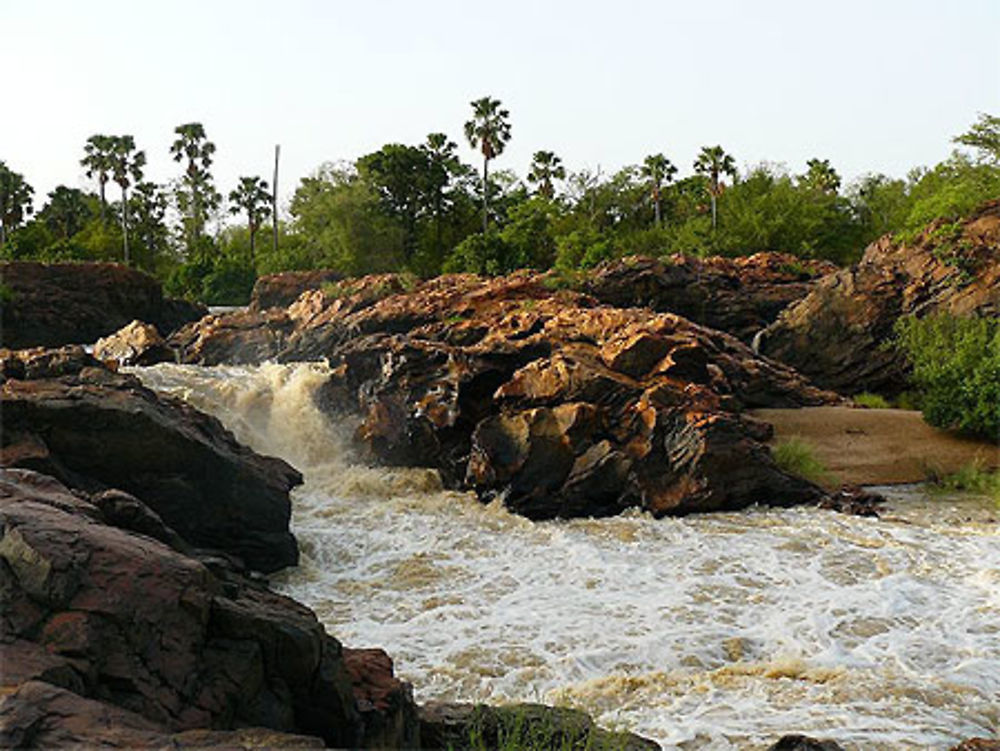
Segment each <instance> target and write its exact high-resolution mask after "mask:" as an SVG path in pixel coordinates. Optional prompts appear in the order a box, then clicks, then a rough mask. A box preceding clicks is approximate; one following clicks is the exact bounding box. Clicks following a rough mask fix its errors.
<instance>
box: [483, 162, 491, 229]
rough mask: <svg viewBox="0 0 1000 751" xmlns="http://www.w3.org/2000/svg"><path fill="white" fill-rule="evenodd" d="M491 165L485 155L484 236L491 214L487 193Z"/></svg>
mask: <svg viewBox="0 0 1000 751" xmlns="http://www.w3.org/2000/svg"><path fill="white" fill-rule="evenodd" d="M489 166H490V160H489V158H488V157H484V158H483V236H485V235H486V230H487V221H488V216H489V201H488V200H487V193H489V190H490V180H489Z"/></svg>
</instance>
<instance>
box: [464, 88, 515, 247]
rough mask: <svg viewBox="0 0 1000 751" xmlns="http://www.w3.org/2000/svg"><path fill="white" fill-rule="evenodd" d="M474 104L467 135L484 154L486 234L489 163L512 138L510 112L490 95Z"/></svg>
mask: <svg viewBox="0 0 1000 751" xmlns="http://www.w3.org/2000/svg"><path fill="white" fill-rule="evenodd" d="M471 104H472V112H473V115H472V119H471V120H469V121H468V122H467V123H466V124H465V137H466V139H468V141H469V145H470V146H472V148H474V149H475V148H478V149H479V150H480V151H481V152H482V154H483V234H484V235H485V234H486V230H487V222H488V216H489V195H488V194H489V165H490V160H491V159H495V158H496V157H497V156H499V155H500V154H501V153H502V152H503V150H504V147H505V146H506V145H507V142H508V141H509V140H510V123H509V122H507V118H508V117H510V112H508V111H507V110H505V109H503V108H501V106H500V104H501V103H500V100H499V99H492V98H490V97H488V96H485V97H483V98H482V99H477V100H475V101H474V102H472V103H471Z"/></svg>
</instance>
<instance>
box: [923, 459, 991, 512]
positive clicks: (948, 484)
mask: <svg viewBox="0 0 1000 751" xmlns="http://www.w3.org/2000/svg"><path fill="white" fill-rule="evenodd" d="M935 484H936V485H937V487H938V488H939V489H941V490H963V491H966V492H968V493H977V494H980V495H986V496H989V497H990V498H992V499H993V500H994V501H996V502H997V503H1000V472H995V471H994V472H991V471H990V470H988V469H987V468H986V467H985V465H984V464H983V463H982V462H981V461H974V462H970V463H969V464H966V465H965V466H964V467H962V468H961V469H959V470H958V471H957V472H954V473H953V474H950V475H946V476H945V477H942V478H940V479H938V480H935Z"/></svg>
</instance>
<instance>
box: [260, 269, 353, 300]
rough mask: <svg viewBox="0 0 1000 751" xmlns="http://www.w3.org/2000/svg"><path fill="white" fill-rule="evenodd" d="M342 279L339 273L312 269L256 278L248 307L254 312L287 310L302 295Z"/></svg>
mask: <svg viewBox="0 0 1000 751" xmlns="http://www.w3.org/2000/svg"><path fill="white" fill-rule="evenodd" d="M343 278H344V275H343V274H341V273H340V272H339V271H331V270H329V269H313V270H310V271H282V272H281V273H279V274H267V275H265V276H261V277H258V278H257V281H256V282H255V283H254V285H253V292H252V293H251V295H250V307H251V308H253V309H255V310H267V309H268V308H287V307H288V306H289V305H291V304H292V303H293V302H295V300H296V299H298V297H299V296H300V295H301V294H302V293H303V292H306V291H308V290H312V289H322V288H323V287H324V286H326V285H332V284H335V283H337V282H339V281H341V280H342V279H343Z"/></svg>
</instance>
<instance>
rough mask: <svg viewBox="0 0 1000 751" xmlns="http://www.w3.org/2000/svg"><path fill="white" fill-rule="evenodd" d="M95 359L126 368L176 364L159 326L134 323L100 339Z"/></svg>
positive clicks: (95, 348) (95, 351)
mask: <svg viewBox="0 0 1000 751" xmlns="http://www.w3.org/2000/svg"><path fill="white" fill-rule="evenodd" d="M94 357H96V358H97V359H98V360H102V361H104V362H114V363H117V364H118V365H122V366H134V365H143V366H146V365H156V364H157V363H160V362H173V361H174V352H173V350H172V349H170V347H168V346H167V342H166V340H165V339H164V338H163V337H162V336H160V332H159V331H157V330H156V327H155V326H153V325H152V324H149V323H143V322H142V321H132V323H130V324H129V325H128V326H125V327H124V328H121V329H119V330H118V331H116V332H115V333H113V334H111V335H110V336H105V337H101V338H100V339H98V340H97V343H96V344H95V345H94Z"/></svg>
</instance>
